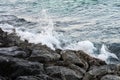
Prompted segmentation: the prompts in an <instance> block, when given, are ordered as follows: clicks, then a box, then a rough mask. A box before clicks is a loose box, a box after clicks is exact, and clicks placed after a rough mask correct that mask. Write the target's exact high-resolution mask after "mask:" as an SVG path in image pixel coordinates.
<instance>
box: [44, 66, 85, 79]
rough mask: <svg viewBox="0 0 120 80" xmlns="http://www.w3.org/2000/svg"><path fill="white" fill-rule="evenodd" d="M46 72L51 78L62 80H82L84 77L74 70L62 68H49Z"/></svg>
mask: <svg viewBox="0 0 120 80" xmlns="http://www.w3.org/2000/svg"><path fill="white" fill-rule="evenodd" d="M46 72H47V74H48V75H50V76H51V77H54V78H60V79H62V80H81V79H82V77H83V76H82V75H80V74H79V73H77V72H75V71H74V70H72V69H69V68H66V67H62V66H50V67H47V68H46Z"/></svg>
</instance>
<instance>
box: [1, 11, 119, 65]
mask: <svg viewBox="0 0 120 80" xmlns="http://www.w3.org/2000/svg"><path fill="white" fill-rule="evenodd" d="M42 13H43V14H44V17H45V20H46V22H47V25H46V26H44V27H42V30H41V32H40V33H36V32H31V31H28V30H27V29H25V30H23V29H21V27H14V26H13V25H10V24H8V23H0V28H2V29H3V30H4V31H6V32H8V33H12V32H15V33H16V34H17V35H18V36H20V37H21V39H22V40H28V41H29V42H30V43H35V44H38V43H42V44H43V45H47V46H48V47H50V48H51V49H52V50H55V49H62V50H77V51H78V50H83V51H84V52H85V53H87V54H89V55H90V56H92V57H95V58H98V59H101V60H103V61H105V62H106V63H108V64H111V63H112V64H113V63H114V61H111V60H110V58H114V59H115V60H119V59H118V57H117V56H116V55H115V54H114V53H110V52H109V50H108V49H107V47H106V46H105V44H101V48H98V47H95V45H94V43H92V42H91V41H89V40H85V41H78V42H73V41H69V40H66V38H65V36H64V34H61V35H59V34H58V33H57V32H56V31H55V30H54V23H53V21H52V19H51V18H50V17H49V16H48V15H47V13H46V10H43V12H42ZM4 16H5V15H4ZM8 19H9V20H10V18H8ZM5 20H6V19H5ZM63 37H64V38H63ZM96 52H98V54H97V53H96Z"/></svg>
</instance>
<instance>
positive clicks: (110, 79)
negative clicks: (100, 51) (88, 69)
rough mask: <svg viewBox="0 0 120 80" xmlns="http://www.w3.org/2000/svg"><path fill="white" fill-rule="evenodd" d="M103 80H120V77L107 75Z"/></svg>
mask: <svg viewBox="0 0 120 80" xmlns="http://www.w3.org/2000/svg"><path fill="white" fill-rule="evenodd" d="M101 80H120V76H116V75H106V76H103V77H102V78H101Z"/></svg>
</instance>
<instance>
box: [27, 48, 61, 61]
mask: <svg viewBox="0 0 120 80" xmlns="http://www.w3.org/2000/svg"><path fill="white" fill-rule="evenodd" d="M59 59H60V55H59V54H57V53H54V52H53V53H51V52H49V51H47V50H33V52H32V54H31V56H30V57H29V59H28V60H30V61H39V62H50V61H56V60H59Z"/></svg>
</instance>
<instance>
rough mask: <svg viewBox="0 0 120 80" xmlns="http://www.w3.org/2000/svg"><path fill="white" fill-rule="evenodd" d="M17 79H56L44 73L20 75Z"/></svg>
mask: <svg viewBox="0 0 120 80" xmlns="http://www.w3.org/2000/svg"><path fill="white" fill-rule="evenodd" d="M15 80H55V79H53V78H51V77H49V76H48V75H45V74H42V75H37V76H20V77H18V78H17V79H15Z"/></svg>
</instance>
